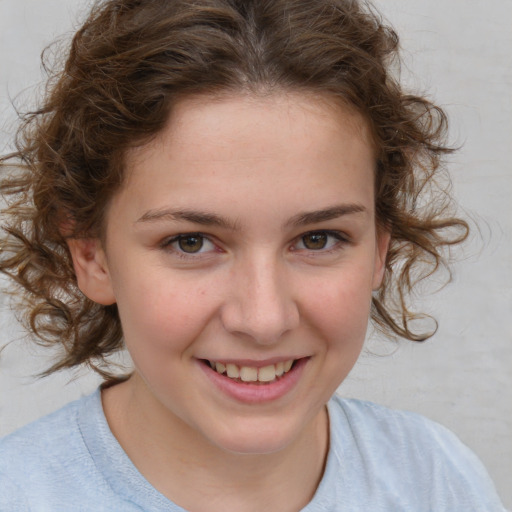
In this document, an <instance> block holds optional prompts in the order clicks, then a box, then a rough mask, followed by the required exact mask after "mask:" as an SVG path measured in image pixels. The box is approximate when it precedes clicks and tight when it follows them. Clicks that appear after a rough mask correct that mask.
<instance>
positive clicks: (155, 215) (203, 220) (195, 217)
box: [136, 209, 238, 231]
mask: <svg viewBox="0 0 512 512" xmlns="http://www.w3.org/2000/svg"><path fill="white" fill-rule="evenodd" d="M165 220H175V221H176V220H177V221H187V222H193V223H194V224H200V225H202V226H216V227H220V228H224V229H229V230H231V231H236V230H237V229H238V226H237V224H236V223H234V222H232V221H230V220H229V219H226V218H225V217H222V216H220V215H217V214H215V213H209V212H201V211H196V210H172V209H162V210H149V211H147V212H146V213H145V214H144V215H142V217H140V218H139V219H137V221H136V223H139V222H157V221H165Z"/></svg>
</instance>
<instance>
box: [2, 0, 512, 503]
mask: <svg viewBox="0 0 512 512" xmlns="http://www.w3.org/2000/svg"><path fill="white" fill-rule="evenodd" d="M84 5H86V4H85V3H84V2H83V1H77V0H74V1H71V0H66V1H65V2H64V1H62V0H60V1H59V0H45V2H41V1H39V0H2V1H0V119H1V123H0V124H1V125H2V127H1V128H0V130H1V131H0V148H1V149H4V147H5V144H7V141H8V140H10V138H11V135H12V129H13V126H14V124H13V121H14V119H15V116H14V111H13V109H12V107H11V103H10V99H9V98H12V97H16V95H18V94H19V93H20V91H23V90H24V89H25V88H27V87H31V86H32V85H34V84H35V83H37V82H38V81H39V80H40V78H41V74H40V65H39V53H40V51H41V49H42V48H43V47H44V46H45V45H46V44H47V43H49V42H50V41H52V40H53V39H54V38H55V37H56V36H58V35H60V34H62V33H63V32H65V31H66V30H69V29H70V27H72V21H71V20H73V19H74V17H75V15H76V13H77V12H79V11H81V10H82V9H83V7H84ZM377 5H378V6H379V8H380V9H381V10H382V11H383V13H384V14H385V16H386V17H387V18H388V19H389V20H390V21H391V22H392V23H393V24H394V25H395V27H396V28H397V30H398V32H399V34H401V41H402V46H403V48H404V57H405V62H406V64H405V66H404V67H403V70H402V72H403V75H404V79H405V80H406V83H408V84H410V86H411V87H413V88H415V89H417V88H419V89H421V90H427V91H428V92H429V94H432V96H433V97H434V98H435V99H436V101H438V102H439V103H440V104H441V105H443V106H444V107H445V108H446V110H447V111H448V113H449V116H450V119H451V121H452V139H453V141H454V142H455V143H456V144H460V145H462V149H461V150H460V151H459V152H458V153H457V155H455V156H454V157H453V158H452V159H451V170H452V173H453V180H454V185H455V190H456V194H457V197H458V198H459V200H460V203H461V204H462V205H463V207H464V209H465V211H466V214H467V215H468V216H470V217H471V218H472V219H474V221H475V222H476V223H477V225H478V226H479V230H478V229H475V230H474V231H473V235H472V238H471V241H470V243H469V244H468V245H467V246H466V249H465V250H464V252H463V253H461V254H459V256H460V257H462V261H461V262H460V263H459V264H458V265H457V267H456V273H455V277H454V281H453V283H452V284H451V285H450V286H448V287H446V288H445V289H443V290H442V291H440V292H439V293H437V294H435V295H433V296H431V297H429V298H428V299H427V300H426V301H425V303H424V304H423V306H424V307H425V308H426V309H428V310H429V311H431V312H432V313H433V314H434V315H435V316H436V317H437V318H438V319H439V321H440V328H439V331H438V333H437V335H436V336H435V337H434V339H432V340H431V341H429V342H427V343H425V344H412V343H400V344H399V345H398V346H396V345H393V344H390V343H383V342H379V341H375V340H374V339H372V340H370V341H369V343H368V350H367V351H366V352H365V353H364V354H363V355H362V356H361V359H360V361H359V363H358V365H357V366H356V368H355V369H354V371H353V372H352V374H351V375H350V376H349V378H348V379H347V381H346V382H345V383H344V384H343V385H342V387H341V389H340V392H341V393H342V394H345V395H347V396H356V397H360V398H364V399H370V400H373V401H376V402H380V403H383V404H386V405H389V406H392V407H395V408H403V409H409V410H415V411H418V412H420V413H423V414H425V415H427V416H429V417H430V418H433V419H435V420H437V421H439V422H441V423H443V424H444V425H446V426H448V427H449V428H451V429H452V430H454V431H455V432H456V433H457V434H458V435H459V437H461V438H462V440H463V441H464V442H465V443H466V444H468V445H469V446H470V447H471V448H472V449H473V450H474V451H475V452H476V453H477V454H478V455H479V457H480V458H481V459H482V460H483V462H484V463H485V465H486V466H487V468H488V470H489V471H490V473H491V476H492V477H493V479H494V481H495V483H496V485H497V487H498V490H499V492H500V494H501V496H502V499H503V500H504V502H505V504H506V505H507V506H508V507H509V508H512V487H511V486H510V474H511V473H512V320H511V319H512V202H511V201H510V197H512V169H511V168H510V166H511V164H510V162H511V161H512V104H511V103H512V94H511V93H512V60H511V58H510V48H512V33H511V32H510V19H512V2H510V1H498V0H490V1H488V2H485V3H484V2H475V1H473V0H470V1H468V0H465V1H463V0H450V1H449V2H445V1H444V0H431V1H430V2H424V1H421V0H407V1H406V0H386V1H384V0H379V1H378V2H377ZM21 94H22V95H21V96H20V97H19V98H18V99H16V103H17V104H18V105H22V106H25V105H26V103H27V102H30V101H31V98H33V97H34V94H33V90H32V89H30V88H29V89H27V90H25V91H24V92H22V93H21ZM2 304H3V307H2V310H1V318H0V320H1V331H0V332H1V333H2V339H1V341H0V344H3V343H4V342H7V341H9V340H12V339H18V338H20V337H21V336H22V335H23V334H22V333H21V332H20V331H19V328H18V327H17V326H16V324H15V322H14V321H13V317H12V313H10V312H9V311H8V309H7V306H6V300H5V298H3V302H2ZM46 366H48V355H47V354H46V352H44V351H41V350H40V349H37V348H34V347H33V346H32V345H31V344H30V343H24V342H16V343H14V344H12V345H10V346H8V347H7V349H6V350H5V351H4V352H3V353H2V359H1V361H0V435H2V434H5V433H7V432H9V431H11V430H13V429H14V428H16V427H18V426H20V425H22V424H24V423H26V422H27V421H30V420H32V419H35V418H37V417H39V416H41V415H42V414H45V413H46V412H49V411H51V410H54V409H56V408H57V407H59V406H60V405H62V404H64V403H66V402H67V401H69V400H71V399H72V398H75V397H77V396H80V395H82V394H84V393H87V392H89V391H90V390H92V389H94V387H96V385H97V383H98V379H97V378H96V377H95V376H93V375H90V374H88V373H87V372H86V371H81V372H79V373H78V374H77V373H73V374H59V375H56V376H53V377H51V378H48V379H46V380H34V379H32V378H31V375H33V374H34V373H37V372H39V371H41V370H42V369H43V368H45V367H46ZM71 378H72V379H73V380H71V381H70V379H71Z"/></svg>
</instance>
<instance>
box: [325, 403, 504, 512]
mask: <svg viewBox="0 0 512 512" xmlns="http://www.w3.org/2000/svg"><path fill="white" fill-rule="evenodd" d="M329 416H330V420H331V427H332V432H331V443H332V450H333V452H334V453H333V456H334V457H336V459H337V461H338V464H339V465H340V467H344V466H346V464H347V463H348V464H349V465H350V466H351V467H352V468H353V469H354V468H357V470H356V471H354V472H353V473H352V475H351V476H350V477H349V478H350V479H352V483H353V484H354V485H355V486H356V487H357V486H359V487H364V486H365V485H368V486H369V487H370V488H371V490H372V491H371V492H375V493H377V494H379V493H380V496H378V499H379V500H387V499H391V498H390V496H395V498H393V499H396V503H401V504H402V505H403V507H404V508H400V507H399V506H397V507H396V510H402V509H403V510H407V509H408V508H409V509H411V510H467V511H486V512H490V511H502V510H504V509H503V507H502V505H501V503H500V500H499V498H498V496H497V494H496V491H495V489H494V485H493V483H492V482H491V480H490V477H489V475H488V473H487V471H486V470H485V468H484V467H483V465H482V463H481V462H480V460H479V459H478V458H477V457H476V455H475V454H474V453H473V452H472V451H471V450H470V449H469V448H468V447H466V446H465V445H464V444H463V443H462V442H461V441H460V440H459V439H458V438H457V436H455V435H454V434H453V433H452V432H450V431H449V430H448V429H446V428H445V427H443V426H442V425H439V424H438V423H435V422H433V421H431V420H429V419H427V418H425V417H423V416H421V415H419V414H416V413H413V412H406V411H396V410H392V409H389V408H387V407H383V406H380V405H376V404H374V403H371V402H364V401H360V400H353V399H342V398H340V397H338V396H335V397H333V399H332V400H331V401H330V403H329ZM355 473H358V474H359V477H358V476H354V474H355ZM450 507H451V508H450Z"/></svg>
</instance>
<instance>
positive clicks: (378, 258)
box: [372, 230, 391, 290]
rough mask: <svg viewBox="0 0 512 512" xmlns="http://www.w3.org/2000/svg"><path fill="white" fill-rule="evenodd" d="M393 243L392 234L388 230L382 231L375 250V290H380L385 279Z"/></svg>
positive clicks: (378, 234)
mask: <svg viewBox="0 0 512 512" xmlns="http://www.w3.org/2000/svg"><path fill="white" fill-rule="evenodd" d="M390 241H391V233H390V232H389V231H388V230H385V231H384V230H382V231H379V232H378V233H377V243H376V248H375V266H374V270H373V283H372V287H373V289H374V290H378V289H379V288H380V285H381V284H382V280H383V279H384V272H385V271H386V260H387V255H388V249H389V243H390Z"/></svg>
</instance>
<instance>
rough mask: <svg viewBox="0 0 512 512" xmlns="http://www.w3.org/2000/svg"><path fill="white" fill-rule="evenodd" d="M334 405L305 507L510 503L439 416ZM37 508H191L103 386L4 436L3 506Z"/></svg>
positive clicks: (408, 510) (376, 509) (397, 508)
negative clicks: (128, 441)
mask: <svg viewBox="0 0 512 512" xmlns="http://www.w3.org/2000/svg"><path fill="white" fill-rule="evenodd" d="M328 409H329V420H330V431H331V437H330V446H329V453H328V458H327V464H326V468H325V473H324V475H323V478H322V480H321V482H320V485H319V487H318V489H317V492H316V494H315V496H314V498H313V500H312V501H311V502H310V503H309V505H308V506H306V507H305V508H304V509H303V512H320V511H322V512H326V511H336V512H338V511H339V512H345V511H346V512H358V511H364V512H369V511H371V512H380V511H390V512H401V511H404V512H427V511H428V512H442V511H446V512H457V511H460V512H476V511H481V512H502V511H504V508H503V506H502V505H501V503H500V500H499V498H498V496H497V495H496V491H495V489H494V486H493V484H492V482H491V480H490V478H489V476H488V475H487V472H486V471H485V469H484V468H483V466H482V464H481V463H480V462H479V460H478V459H477V458H476V456H475V455H474V454H473V453H472V452H471V451H470V450H469V449H468V448H467V447H465V446H464V445H463V444H462V443H461V442H460V441H459V440H458V439H457V438H456V437H455V436H454V435H453V434H452V433H451V432H449V431H448V430H446V429H445V428H443V427H441V426H440V425H438V424H436V423H433V422H431V421H429V420H427V419H425V418H423V417H422V416H419V415H417V414H413V413H407V412H397V411H392V410H390V409H387V408H385V407H381V406H377V405H375V404H372V403H368V402H361V401H358V400H345V399H341V398H340V397H333V399H332V400H331V401H330V402H329V407H328ZM199 491H200V490H199ZM29 510H30V511H32V512H74V511H87V512H89V511H91V512H103V511H105V512H106V511H108V512H132V511H139V512H140V511H148V512H157V511H173V512H178V511H179V512H183V509H182V508H180V507H178V506H177V505H175V504H173V503H172V502H171V501H169V500H168V499H167V498H166V497H164V496H163V495H162V494H160V493H159V492H158V491H157V490H156V489H155V488H153V487H152V486H151V485H150V484H149V482H148V481H146V480H145V478H144V477H143V476H142V475H141V474H140V473H139V472H138V471H137V469H136V468H135V467H134V465H133V464H132V463H131V461H130V459H129V458H128V456H127V455H126V453H125V452H124V451H123V449H122V448H121V446H120V445H119V443H118V442H117V441H116V439H115V438H114V436H113V434H112V433H111V431H110V429H109V427H108V424H107V421H106V419H105V415H104V413H103V408H102V405H101V396H100V392H99V391H96V392H95V393H93V394H92V395H90V396H87V397H85V398H82V399H80V400H78V401H76V402H73V403H71V404H69V405H67V406H66V407H64V408H63V409H61V410H59V411H57V412H55V413H53V414H51V415H49V416H47V417H45V418H42V419H40V420H38V421H36V422H34V423H32V424H30V425H27V426H26V427H24V428H22V429H20V430H18V431H17V432H15V433H13V434H11V435H9V436H7V437H5V438H3V439H2V440H0V511H1V512H24V511H29ZM263 512H272V511H267V510H265V511H263Z"/></svg>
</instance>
